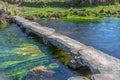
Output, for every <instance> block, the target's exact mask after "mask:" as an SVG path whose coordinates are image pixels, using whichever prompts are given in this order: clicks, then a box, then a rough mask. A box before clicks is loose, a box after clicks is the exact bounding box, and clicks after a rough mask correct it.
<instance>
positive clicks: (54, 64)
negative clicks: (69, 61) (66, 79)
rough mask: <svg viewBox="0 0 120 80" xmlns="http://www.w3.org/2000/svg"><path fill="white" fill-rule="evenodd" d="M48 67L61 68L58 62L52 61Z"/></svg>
mask: <svg viewBox="0 0 120 80" xmlns="http://www.w3.org/2000/svg"><path fill="white" fill-rule="evenodd" d="M47 67H48V69H55V68H59V65H58V64H57V63H51V64H49V65H48V66H47Z"/></svg>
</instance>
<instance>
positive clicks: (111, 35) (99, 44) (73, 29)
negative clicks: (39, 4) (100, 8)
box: [40, 18, 120, 59]
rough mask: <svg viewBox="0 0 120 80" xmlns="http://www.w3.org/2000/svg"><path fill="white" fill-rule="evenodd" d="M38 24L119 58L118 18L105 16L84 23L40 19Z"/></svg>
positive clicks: (119, 28)
mask: <svg viewBox="0 0 120 80" xmlns="http://www.w3.org/2000/svg"><path fill="white" fill-rule="evenodd" d="M40 24H41V25H44V26H47V27H50V28H54V29H55V30H56V31H57V32H59V33H62V34H64V35H67V36H69V37H71V38H73V39H75V40H78V41H80V42H81V43H84V44H86V45H88V46H93V47H95V48H97V49H98V50H101V51H103V52H105V53H107V54H109V55H111V56H114V57H116V58H119V59H120V54H119V52H120V49H119V47H120V35H119V34H120V19H114V18H106V19H103V20H100V22H99V23H84V24H75V23H71V22H59V21H41V22H40Z"/></svg>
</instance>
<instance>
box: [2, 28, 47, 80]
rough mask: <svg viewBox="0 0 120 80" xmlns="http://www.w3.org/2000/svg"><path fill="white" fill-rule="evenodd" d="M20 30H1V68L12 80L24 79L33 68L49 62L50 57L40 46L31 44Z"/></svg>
mask: <svg viewBox="0 0 120 80" xmlns="http://www.w3.org/2000/svg"><path fill="white" fill-rule="evenodd" d="M3 30H4V31H3ZM15 30H16V29H15ZM18 32H19V33H16V32H15V31H14V28H5V29H1V30H0V34H1V35H0V44H1V45H0V64H1V65H0V70H2V71H4V73H5V74H6V76H7V77H8V78H9V79H10V80H14V79H16V80H22V78H23V77H24V76H25V75H26V74H27V72H29V70H30V69H31V68H33V67H35V66H40V65H43V64H45V63H47V62H48V57H47V56H46V55H45V54H44V53H42V51H41V50H40V48H39V46H37V45H35V44H34V43H33V44H31V42H29V41H28V40H27V39H26V38H25V36H24V35H23V33H21V32H20V31H18ZM24 53H26V55H24ZM32 54H34V55H36V56H33V55H32Z"/></svg>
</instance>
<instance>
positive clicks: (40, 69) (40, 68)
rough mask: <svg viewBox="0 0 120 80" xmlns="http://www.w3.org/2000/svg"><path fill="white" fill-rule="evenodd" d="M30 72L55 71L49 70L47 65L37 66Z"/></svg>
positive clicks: (44, 72) (43, 72)
mask: <svg viewBox="0 0 120 80" xmlns="http://www.w3.org/2000/svg"><path fill="white" fill-rule="evenodd" d="M30 72H32V73H35V74H37V73H42V74H46V73H50V74H51V73H54V72H53V71H51V70H48V69H47V68H46V67H45V66H39V67H35V68H33V69H31V70H30Z"/></svg>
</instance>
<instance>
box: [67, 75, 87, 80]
mask: <svg viewBox="0 0 120 80" xmlns="http://www.w3.org/2000/svg"><path fill="white" fill-rule="evenodd" d="M68 80H89V79H88V78H86V77H83V76H76V77H70V78H69V79H68Z"/></svg>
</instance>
